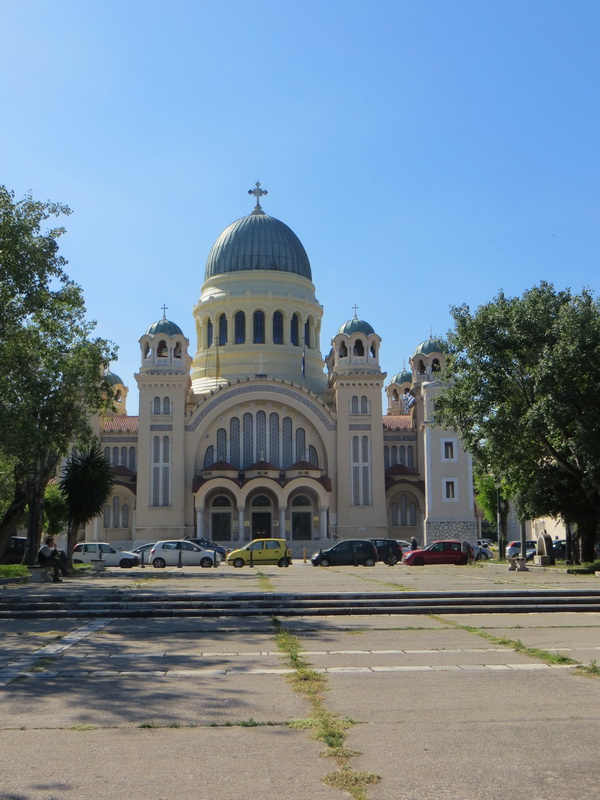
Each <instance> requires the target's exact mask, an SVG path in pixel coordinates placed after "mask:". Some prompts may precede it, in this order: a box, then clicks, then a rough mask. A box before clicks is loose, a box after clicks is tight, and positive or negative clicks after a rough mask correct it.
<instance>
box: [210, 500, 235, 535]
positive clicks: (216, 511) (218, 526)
mask: <svg viewBox="0 0 600 800" xmlns="http://www.w3.org/2000/svg"><path fill="white" fill-rule="evenodd" d="M210 535H211V538H212V539H213V540H214V541H216V542H230V541H231V500H230V499H229V497H227V496H226V495H223V494H220V495H218V496H217V497H215V498H214V499H213V501H212V503H211V504H210Z"/></svg>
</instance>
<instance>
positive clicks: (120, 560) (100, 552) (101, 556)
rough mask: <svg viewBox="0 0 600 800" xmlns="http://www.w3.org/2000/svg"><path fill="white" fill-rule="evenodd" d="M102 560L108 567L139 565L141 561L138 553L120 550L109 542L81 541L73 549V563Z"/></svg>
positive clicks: (124, 567)
mask: <svg viewBox="0 0 600 800" xmlns="http://www.w3.org/2000/svg"><path fill="white" fill-rule="evenodd" d="M100 560H102V561H103V562H104V564H105V566H107V567H122V568H123V569H128V568H129V567H137V565H138V564H139V563H140V559H139V557H138V556H137V555H136V553H130V552H129V550H118V549H117V548H116V547H113V546H112V545H111V544H108V543H107V542H79V544H76V545H75V549H74V550H73V563H74V564H86V563H89V562H90V561H100Z"/></svg>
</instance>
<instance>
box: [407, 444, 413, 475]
mask: <svg viewBox="0 0 600 800" xmlns="http://www.w3.org/2000/svg"><path fill="white" fill-rule="evenodd" d="M407 450H408V452H407V464H406V466H407V467H410V469H414V468H415V461H414V449H413V446H412V444H409V445H408V448H407Z"/></svg>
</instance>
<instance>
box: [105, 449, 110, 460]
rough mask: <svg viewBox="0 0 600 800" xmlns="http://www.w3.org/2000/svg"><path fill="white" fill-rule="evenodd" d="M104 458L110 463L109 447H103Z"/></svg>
mask: <svg viewBox="0 0 600 800" xmlns="http://www.w3.org/2000/svg"><path fill="white" fill-rule="evenodd" d="M104 459H105V460H106V461H108V463H109V464H110V447H105V448H104Z"/></svg>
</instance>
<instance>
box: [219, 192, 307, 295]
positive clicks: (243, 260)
mask: <svg viewBox="0 0 600 800" xmlns="http://www.w3.org/2000/svg"><path fill="white" fill-rule="evenodd" d="M257 269H258V270H274V271H277V272H292V273H294V274H295V275H301V276H302V277H303V278H308V280H312V272H311V269H310V262H309V260H308V256H307V255H306V250H305V249H304V247H303V246H302V242H301V241H300V239H298V237H297V236H296V234H295V233H294V231H293V230H291V228H288V226H287V225H286V224H285V223H283V222H281V221H280V220H278V219H275V217H269V216H268V215H267V214H265V213H264V211H263V210H262V208H260V206H259V207H258V208H255V209H254V211H253V212H252V213H251V214H249V215H248V216H247V217H242V218H241V219H238V220H236V222H232V223H231V225H229V227H227V228H225V230H224V231H223V233H222V234H221V235H220V236H219V238H218V239H217V241H216V242H215V243H214V245H213V246H212V249H211V251H210V253H209V254H208V259H207V261H206V272H205V275H204V279H205V280H208V279H209V278H211V277H212V276H213V275H222V274H225V273H230V272H243V271H250V270H257Z"/></svg>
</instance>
